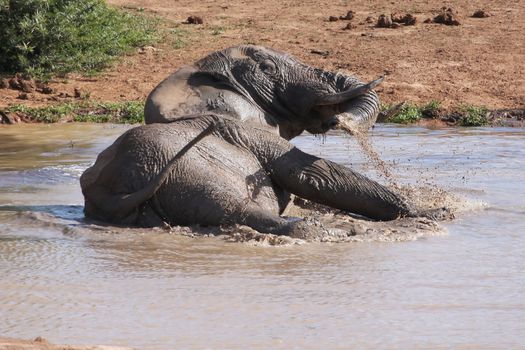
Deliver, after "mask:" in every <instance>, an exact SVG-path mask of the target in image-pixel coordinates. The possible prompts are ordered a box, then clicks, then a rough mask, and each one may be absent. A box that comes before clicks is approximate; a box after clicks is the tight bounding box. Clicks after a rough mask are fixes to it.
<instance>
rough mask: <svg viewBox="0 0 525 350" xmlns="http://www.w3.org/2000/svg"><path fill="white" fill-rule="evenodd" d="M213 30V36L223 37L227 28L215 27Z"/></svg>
mask: <svg viewBox="0 0 525 350" xmlns="http://www.w3.org/2000/svg"><path fill="white" fill-rule="evenodd" d="M211 29H212V31H211V35H221V34H222V33H224V32H225V31H226V27H223V26H215V27H212V28H211Z"/></svg>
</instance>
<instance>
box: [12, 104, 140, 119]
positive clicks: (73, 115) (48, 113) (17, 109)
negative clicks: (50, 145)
mask: <svg viewBox="0 0 525 350" xmlns="http://www.w3.org/2000/svg"><path fill="white" fill-rule="evenodd" d="M6 110H7V112H12V113H17V114H19V115H21V116H22V117H23V118H24V119H28V120H31V121H34V122H40V123H56V122H58V121H61V120H72V121H75V122H90V123H118V124H137V123H143V122H144V102H140V101H126V102H111V103H109V102H106V103H98V102H88V101H84V102H67V103H62V104H59V105H54V106H47V107H38V108H34V107H27V106H24V105H14V106H11V107H8V108H7V109H6Z"/></svg>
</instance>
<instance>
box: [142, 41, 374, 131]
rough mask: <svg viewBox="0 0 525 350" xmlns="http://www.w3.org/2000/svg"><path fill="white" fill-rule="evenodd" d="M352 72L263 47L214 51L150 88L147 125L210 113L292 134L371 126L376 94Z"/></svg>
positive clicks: (146, 110)
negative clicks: (311, 63)
mask: <svg viewBox="0 0 525 350" xmlns="http://www.w3.org/2000/svg"><path fill="white" fill-rule="evenodd" d="M379 82H380V80H377V81H374V82H372V83H370V84H363V83H361V82H360V81H359V80H357V79H356V78H355V77H351V76H347V75H344V74H341V73H334V72H329V71H324V70H321V69H317V68H313V67H310V66H308V65H306V64H304V63H302V62H300V61H298V60H297V59H295V58H294V57H292V56H290V55H288V54H286V53H284V52H281V51H277V50H274V49H270V48H265V47H261V46H252V45H241V46H235V47H230V48H227V49H225V50H222V51H218V52H214V53H212V54H210V55H208V56H206V57H204V58H203V59H201V60H199V61H197V62H196V63H195V64H194V65H191V66H185V67H183V68H181V69H179V70H178V71H177V72H175V73H174V74H172V75H171V76H169V77H168V78H167V79H166V80H164V81H163V82H162V83H161V84H160V85H159V86H157V88H155V90H153V91H152V93H151V94H150V96H149V97H148V100H147V102H146V108H145V119H146V123H155V122H168V121H171V120H174V119H178V118H180V117H182V116H184V115H189V114H198V113H202V112H209V111H213V112H215V113H218V114H223V115H228V116H230V117H233V118H235V119H240V120H242V121H245V122H252V123H258V124H263V125H267V126H271V127H277V128H278V130H279V133H280V135H281V136H282V137H284V138H286V139H291V138H293V137H295V136H297V135H299V134H300V133H302V132H303V131H304V130H306V131H308V132H310V133H314V134H318V133H325V132H326V131H328V130H330V129H332V128H337V127H338V125H339V124H341V123H345V124H352V125H354V126H355V127H356V128H360V129H368V128H369V127H370V126H371V125H372V124H373V123H374V122H375V120H376V118H377V114H378V112H379V100H378V97H377V95H376V93H375V92H373V91H372V89H373V87H374V86H375V85H377V84H378V83H379Z"/></svg>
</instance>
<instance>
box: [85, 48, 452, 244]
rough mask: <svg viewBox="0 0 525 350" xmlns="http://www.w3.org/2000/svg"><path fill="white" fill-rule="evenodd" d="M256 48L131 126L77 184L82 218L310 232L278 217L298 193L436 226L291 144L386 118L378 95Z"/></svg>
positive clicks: (219, 60) (158, 96) (187, 81)
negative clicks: (312, 135)
mask: <svg viewBox="0 0 525 350" xmlns="http://www.w3.org/2000/svg"><path fill="white" fill-rule="evenodd" d="M379 82H380V80H376V81H373V82H371V83H369V84H363V83H361V82H359V81H358V80H357V79H356V78H353V77H348V76H345V75H343V74H341V73H331V72H326V71H322V70H320V69H315V68H312V67H309V66H307V65H305V64H303V63H301V62H299V61H297V60H296V59H294V58H292V57H291V56H289V55H287V54H285V53H283V52H279V51H276V50H272V49H268V48H264V47H258V46H249V45H247V46H237V47H232V48H228V49H225V50H223V51H219V52H216V53H213V54H211V55H209V56H207V57H205V58H204V59H202V60H200V61H198V62H197V63H195V64H194V65H191V66H186V67H183V68H181V69H179V70H178V71H177V72H175V73H174V74H173V75H171V76H169V77H168V78H167V79H166V80H164V81H163V82H161V83H160V85H159V86H157V87H156V88H155V89H154V90H153V91H152V92H151V94H150V95H149V96H148V99H147V101H146V104H145V121H146V125H142V126H138V127H135V128H133V129H130V130H128V131H127V132H125V133H124V134H123V135H121V136H120V137H119V138H118V139H117V140H116V141H115V142H114V143H113V144H112V145H111V146H109V147H108V148H107V149H105V150H104V151H103V152H102V153H101V154H100V155H99V156H98V158H97V160H96V162H95V164H94V165H93V166H92V167H90V168H88V169H87V170H86V171H85V172H84V173H83V174H82V176H81V178H80V184H81V188H82V193H83V195H84V198H85V206H84V212H85V215H86V217H88V218H92V219H96V220H99V221H103V222H108V223H112V224H118V225H132V226H141V227H154V226H158V225H163V224H165V223H167V224H169V225H193V224H200V225H213V226H218V225H222V224H242V225H247V226H250V227H252V228H254V229H256V230H257V231H259V232H264V233H273V234H280V235H292V234H294V232H297V231H298V230H299V231H300V230H305V229H307V228H305V227H304V224H303V223H302V221H300V220H289V219H286V218H284V217H282V216H281V215H282V213H283V211H284V210H285V208H286V206H287V205H288V204H289V202H290V198H291V195H292V194H293V195H296V196H299V197H301V198H304V199H307V200H310V201H313V202H316V203H320V204H323V205H327V206H329V207H332V208H336V209H341V210H346V211H349V212H351V213H354V214H358V215H362V216H365V217H367V218H370V219H374V220H393V219H396V218H399V217H401V216H427V217H432V218H437V217H439V216H440V213H442V210H441V209H440V210H431V211H424V210H421V209H419V208H414V207H413V206H411V205H410V204H409V203H407V201H406V200H404V199H403V198H401V197H400V196H399V195H397V194H396V193H394V192H392V191H390V190H389V189H388V188H386V187H385V186H383V185H381V184H379V183H378V182H375V181H373V180H371V179H368V178H366V177H365V176H363V175H361V174H359V173H357V172H354V171H353V170H351V169H349V168H347V167H344V166H342V165H339V164H336V163H334V162H331V161H328V160H325V159H322V158H319V157H315V156H313V155H310V154H307V153H305V152H303V151H301V150H299V149H298V148H297V147H295V146H293V145H292V144H291V143H290V142H289V140H290V139H291V138H293V137H295V136H297V135H299V134H301V133H302V132H303V131H304V130H306V131H308V132H310V133H316V134H317V133H325V132H327V131H328V130H330V129H334V128H337V127H339V125H340V124H341V123H345V124H351V125H353V126H355V127H356V128H357V129H361V130H366V129H368V128H369V127H370V126H371V125H372V124H373V123H374V122H375V118H376V117H377V113H378V110H379V101H378V97H377V94H376V93H375V92H373V90H372V89H373V87H374V86H375V85H377V84H378V83H379Z"/></svg>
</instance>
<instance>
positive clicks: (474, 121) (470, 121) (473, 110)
mask: <svg viewBox="0 0 525 350" xmlns="http://www.w3.org/2000/svg"><path fill="white" fill-rule="evenodd" d="M461 109H462V110H463V112H464V116H463V118H461V119H460V121H459V125H461V126H485V125H488V123H489V120H488V118H487V112H488V109H487V108H485V107H483V106H481V107H476V106H464V107H462V108H461Z"/></svg>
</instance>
